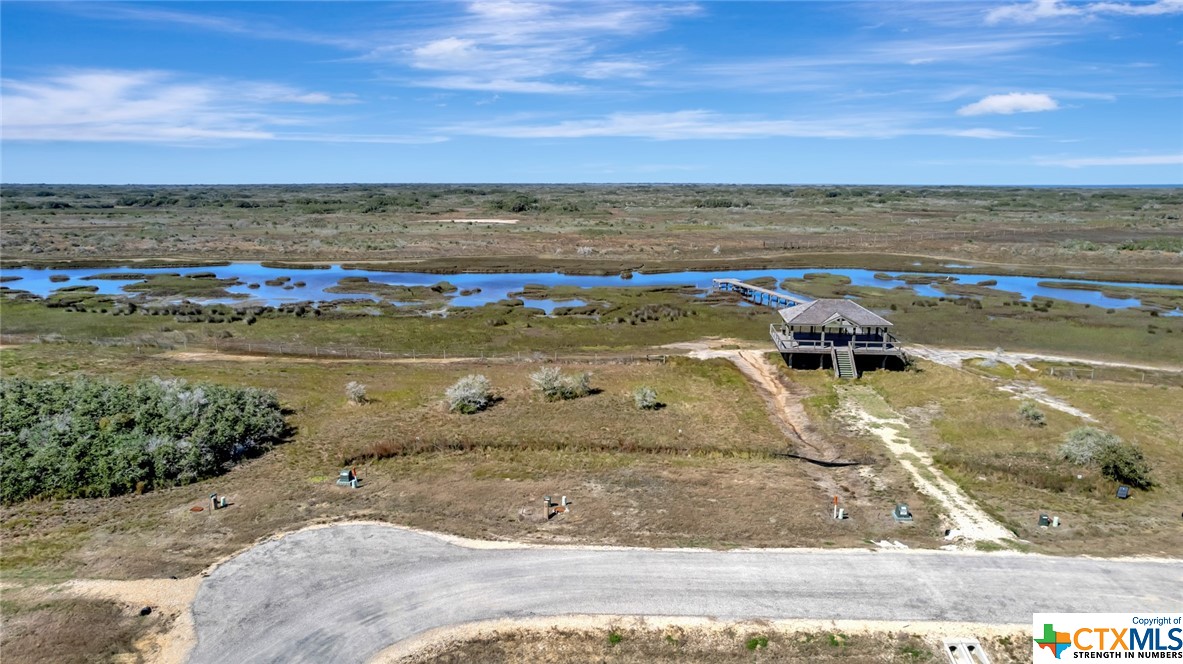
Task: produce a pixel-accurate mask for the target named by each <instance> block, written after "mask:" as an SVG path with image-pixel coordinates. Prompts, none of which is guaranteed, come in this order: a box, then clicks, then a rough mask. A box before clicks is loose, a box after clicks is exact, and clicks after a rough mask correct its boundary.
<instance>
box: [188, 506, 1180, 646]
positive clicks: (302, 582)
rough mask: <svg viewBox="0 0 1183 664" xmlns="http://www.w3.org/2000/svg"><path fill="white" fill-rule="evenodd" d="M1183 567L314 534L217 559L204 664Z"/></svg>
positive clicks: (1093, 585)
mask: <svg viewBox="0 0 1183 664" xmlns="http://www.w3.org/2000/svg"><path fill="white" fill-rule="evenodd" d="M1181 598H1183V562H1153V561H1146V562H1142V561H1138V562H1134V561H1121V562H1113V561H1101V560H1089V559H1083V558H1051V557H1044V556H1026V555H1005V554H1004V555H999V554H992V555H991V554H953V553H944V552H937V553H929V552H886V551H860V550H842V551H818V550H796V551H794V550H779V551H730V552H717V551H693V550H678V551H659V550H648V549H635V550H590V549H573V548H519V549H499V550H488V549H470V548H466V547H461V546H456V545H452V544H448V543H445V542H443V541H441V540H440V539H437V538H435V537H432V536H430V535H425V534H421V533H415V532H410V531H406V530H402V529H399V528H394V527H389V526H379V525H362V524H358V525H342V526H334V527H331V528H323V529H317V530H307V531H302V532H299V533H295V534H292V535H289V536H287V537H285V538H283V539H280V540H276V541H272V542H268V543H265V544H262V545H259V546H257V547H255V548H253V549H251V550H249V551H247V552H246V553H243V554H242V555H240V556H238V557H236V558H234V559H233V560H231V561H229V562H227V563H225V564H223V565H222V566H221V567H219V568H217V570H215V571H214V573H212V574H211V575H210V577H209V578H208V579H206V580H205V581H204V583H203V584H202V586H201V589H200V590H199V591H198V593H197V599H196V601H195V603H194V607H193V613H194V619H195V623H196V628H197V638H198V643H197V646H196V647H195V648H194V650H193V652H192V654H191V661H192V662H195V663H204V662H210V663H216V664H222V663H224V662H328V661H334V662H362V661H365V660H367V659H368V658H370V657H372V656H373V655H375V654H376V653H378V652H379V651H380V650H382V649H383V648H385V647H387V646H389V645H391V644H394V643H396V642H398V641H400V640H402V639H405V638H408V637H410V636H413V635H415V634H418V633H421V632H424V631H426V630H429V629H432V628H436V627H441V626H446V625H450V624H459V623H465V622H471V621H477V620H488V619H496V618H513V617H530V616H549V615H557V614H575V613H580V614H631V615H671V616H673V615H686V616H715V617H718V618H722V619H741V618H770V619H774V618H822V619H826V618H845V619H869V620H949V621H971V622H993V623H1024V622H1029V621H1030V620H1031V614H1032V613H1033V612H1036V611H1098V612H1100V611H1112V612H1126V611H1144V610H1158V611H1167V610H1172V611H1177V610H1178V609H1179V606H1180V601H1181Z"/></svg>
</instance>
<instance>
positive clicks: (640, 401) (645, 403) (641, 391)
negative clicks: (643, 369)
mask: <svg viewBox="0 0 1183 664" xmlns="http://www.w3.org/2000/svg"><path fill="white" fill-rule="evenodd" d="M633 403H634V404H636V405H637V408H640V409H641V410H657V409H658V408H660V407H661V402H659V401H658V400H657V391H656V390H654V389H653V388H652V387H649V386H648V385H642V386H641V387H638V388H637V389H635V390H633Z"/></svg>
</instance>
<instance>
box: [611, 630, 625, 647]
mask: <svg viewBox="0 0 1183 664" xmlns="http://www.w3.org/2000/svg"><path fill="white" fill-rule="evenodd" d="M623 640H624V635H623V634H621V633H620V632H617V631H616V630H613V631H611V632H608V644H609V645H613V646H614V645H616V644H618V643H620V642H621V641H623Z"/></svg>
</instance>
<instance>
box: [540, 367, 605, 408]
mask: <svg viewBox="0 0 1183 664" xmlns="http://www.w3.org/2000/svg"><path fill="white" fill-rule="evenodd" d="M530 382H531V383H533V384H534V387H535V388H536V389H537V390H538V391H539V392H541V393H542V395H543V396H545V397H546V400H547V401H560V400H566V399H578V398H579V397H585V396H587V395H589V394H591V374H590V373H588V372H586V371H585V372H583V373H578V374H571V375H565V374H563V372H562V371H561V370H560V369H559V368H558V367H543V368H541V369H539V370H538V371H535V372H534V373H532V374H530Z"/></svg>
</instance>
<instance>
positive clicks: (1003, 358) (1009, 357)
mask: <svg viewBox="0 0 1183 664" xmlns="http://www.w3.org/2000/svg"><path fill="white" fill-rule="evenodd" d="M908 353H909V354H911V355H915V356H916V357H922V358H924V359H926V360H929V361H930V362H936V363H937V364H943V365H945V366H947V367H953V368H960V367H961V363H962V362H964V361H966V360H995V361H997V362H999V363H1002V364H1007V365H1010V366H1012V367H1022V368H1024V369H1028V370H1031V371H1034V370H1035V368H1034V367H1032V366H1031V365H1030V364H1028V362H1032V361H1035V362H1038V361H1041V360H1042V361H1047V362H1065V363H1069V364H1091V365H1094V366H1098V367H1122V368H1125V369H1140V370H1144V371H1171V372H1177V373H1183V367H1178V366H1173V365H1152V364H1131V363H1129V362H1109V361H1106V360H1092V359H1089V358H1085V357H1069V356H1067V355H1046V354H1043V353H1010V352H1006V351H1002V352H999V351H998V350H973V349H955V348H933V347H932V346H921V345H918V344H916V345H909V346H908Z"/></svg>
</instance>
